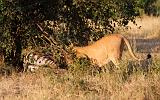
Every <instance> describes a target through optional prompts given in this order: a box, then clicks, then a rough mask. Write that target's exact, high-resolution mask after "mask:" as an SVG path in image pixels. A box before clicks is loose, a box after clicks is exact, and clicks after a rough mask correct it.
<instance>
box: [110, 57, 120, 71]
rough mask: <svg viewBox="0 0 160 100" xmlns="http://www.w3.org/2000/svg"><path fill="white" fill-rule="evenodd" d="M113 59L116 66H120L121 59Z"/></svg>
mask: <svg viewBox="0 0 160 100" xmlns="http://www.w3.org/2000/svg"><path fill="white" fill-rule="evenodd" d="M111 61H112V62H113V64H114V65H115V66H116V68H118V69H119V68H120V61H119V59H117V58H112V59H111Z"/></svg>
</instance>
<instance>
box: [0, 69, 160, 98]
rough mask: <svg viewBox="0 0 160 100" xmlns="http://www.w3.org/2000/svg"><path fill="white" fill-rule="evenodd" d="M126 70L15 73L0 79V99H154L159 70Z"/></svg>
mask: <svg viewBox="0 0 160 100" xmlns="http://www.w3.org/2000/svg"><path fill="white" fill-rule="evenodd" d="M125 72H126V71H113V72H111V73H107V72H106V73H104V72H101V73H99V74H96V75H89V74H88V75H87V74H86V75H78V74H71V73H67V72H66V73H64V74H62V75H56V74H54V73H52V71H50V70H46V69H45V70H40V71H39V72H36V73H32V74H31V73H19V74H13V75H11V76H9V77H2V78H1V79H0V81H1V82H0V99H1V100H158V99H159V98H160V76H159V75H160V74H159V73H155V72H154V73H152V71H151V72H149V73H148V74H144V73H142V72H138V71H137V72H135V73H132V74H131V75H128V74H127V73H125Z"/></svg>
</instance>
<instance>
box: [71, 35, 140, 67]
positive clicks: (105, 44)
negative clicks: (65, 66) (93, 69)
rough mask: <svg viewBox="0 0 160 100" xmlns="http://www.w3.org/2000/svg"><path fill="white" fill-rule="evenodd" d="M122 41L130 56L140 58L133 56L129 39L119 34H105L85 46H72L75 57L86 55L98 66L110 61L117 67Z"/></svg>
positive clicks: (121, 50)
mask: <svg viewBox="0 0 160 100" xmlns="http://www.w3.org/2000/svg"><path fill="white" fill-rule="evenodd" d="M124 43H125V44H126V45H127V47H128V50H129V52H130V54H131V56H132V57H133V58H134V59H136V60H140V59H139V58H137V57H136V56H135V54H134V53H133V51H132V48H131V46H130V44H129V41H128V40H127V39H126V38H125V37H124V36H122V35H120V34H112V35H106V36H104V37H103V38H101V39H100V40H98V41H96V42H95V43H93V44H91V45H88V46H85V47H73V50H74V51H75V53H76V56H77V57H88V58H90V59H91V60H92V61H93V62H94V63H95V64H97V65H98V66H99V67H101V66H103V65H105V64H107V63H108V62H110V61H112V62H113V64H114V65H115V66H116V67H118V65H119V61H120V59H121V57H122V52H123V47H124Z"/></svg>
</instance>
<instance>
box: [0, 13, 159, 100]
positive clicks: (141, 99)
mask: <svg viewBox="0 0 160 100" xmlns="http://www.w3.org/2000/svg"><path fill="white" fill-rule="evenodd" d="M137 24H138V25H140V26H141V28H140V29H138V28H137V27H138V26H134V25H130V26H132V27H133V28H131V30H130V31H125V32H127V33H130V34H134V35H135V34H136V36H137V35H138V36H142V37H144V36H145V38H159V39H160V37H159V36H160V28H159V27H160V17H146V16H145V17H143V18H142V19H141V20H140V19H137ZM135 27H136V28H135ZM158 50H159V49H158ZM152 52H153V53H154V50H153V51H152ZM152 52H151V53H152ZM152 55H154V56H153V61H152V64H151V65H150V66H149V70H148V71H146V70H144V69H143V68H140V67H137V66H135V67H134V68H133V69H132V70H131V71H130V70H129V62H128V61H127V60H124V61H123V64H122V67H121V70H115V69H114V68H113V69H112V68H110V67H108V68H107V69H106V70H104V71H102V72H99V71H97V69H95V68H93V69H92V68H90V67H88V66H87V64H84V63H83V64H82V65H79V64H78V62H76V63H75V64H73V65H72V66H71V68H70V69H69V70H68V71H66V72H64V73H61V74H55V73H53V72H52V70H50V69H48V68H42V69H39V70H38V71H37V72H36V73H29V72H28V73H18V74H17V73H13V74H12V75H10V76H7V75H6V76H1V77H0V100H159V99H160V57H159V54H158V53H156V54H152ZM127 59H128V58H127ZM84 67H85V68H84Z"/></svg>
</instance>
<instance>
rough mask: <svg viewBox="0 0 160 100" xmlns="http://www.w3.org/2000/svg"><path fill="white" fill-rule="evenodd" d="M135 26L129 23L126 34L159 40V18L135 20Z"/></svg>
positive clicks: (146, 17)
mask: <svg viewBox="0 0 160 100" xmlns="http://www.w3.org/2000/svg"><path fill="white" fill-rule="evenodd" d="M136 24H137V25H135V24H133V23H131V22H130V23H129V24H128V26H129V29H128V30H124V31H125V32H126V33H129V34H131V35H136V36H137V37H140V36H142V37H145V38H150V39H151V38H160V17H154V16H150V17H149V16H142V17H140V18H137V19H136Z"/></svg>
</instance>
